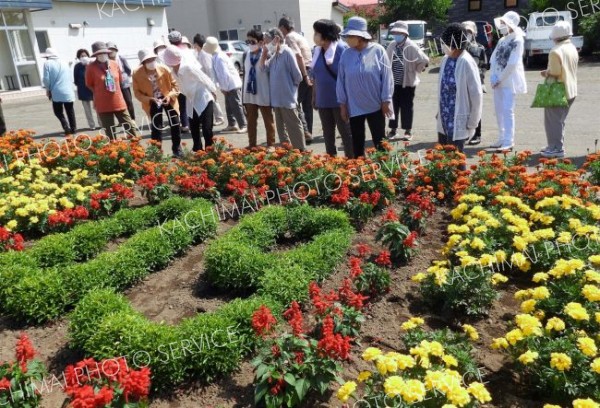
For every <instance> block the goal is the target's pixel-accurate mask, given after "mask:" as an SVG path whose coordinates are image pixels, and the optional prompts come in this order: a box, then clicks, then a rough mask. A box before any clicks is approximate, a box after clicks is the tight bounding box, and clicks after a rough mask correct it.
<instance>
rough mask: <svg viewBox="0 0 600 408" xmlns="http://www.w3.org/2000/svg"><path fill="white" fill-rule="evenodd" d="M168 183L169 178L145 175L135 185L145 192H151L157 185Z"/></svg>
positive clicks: (160, 175)
mask: <svg viewBox="0 0 600 408" xmlns="http://www.w3.org/2000/svg"><path fill="white" fill-rule="evenodd" d="M168 181H169V178H168V177H167V176H166V175H165V174H159V175H158V176H156V175H154V174H147V175H145V176H143V177H142V178H140V179H139V180H138V181H137V183H136V184H137V185H138V186H140V187H142V188H143V189H145V190H148V191H152V190H154V188H155V187H156V186H158V185H159V184H160V185H162V184H167V182H168Z"/></svg>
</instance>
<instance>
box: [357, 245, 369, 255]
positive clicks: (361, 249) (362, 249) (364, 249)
mask: <svg viewBox="0 0 600 408" xmlns="http://www.w3.org/2000/svg"><path fill="white" fill-rule="evenodd" d="M356 249H357V250H358V256H360V257H361V258H364V257H366V256H367V255H369V253H370V252H371V248H369V246H368V245H367V244H358V245H357V246H356Z"/></svg>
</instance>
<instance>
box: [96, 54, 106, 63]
mask: <svg viewBox="0 0 600 408" xmlns="http://www.w3.org/2000/svg"><path fill="white" fill-rule="evenodd" d="M96 59H97V60H98V62H107V61H108V55H107V54H100V55H98V56H97V57H96Z"/></svg>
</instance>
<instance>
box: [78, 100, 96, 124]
mask: <svg viewBox="0 0 600 408" xmlns="http://www.w3.org/2000/svg"><path fill="white" fill-rule="evenodd" d="M81 104H82V105H83V111H84V112H85V118H86V119H87V123H88V127H89V128H90V129H95V128H96V123H95V122H94V112H93V110H94V109H93V108H92V101H81ZM98 122H100V120H98Z"/></svg>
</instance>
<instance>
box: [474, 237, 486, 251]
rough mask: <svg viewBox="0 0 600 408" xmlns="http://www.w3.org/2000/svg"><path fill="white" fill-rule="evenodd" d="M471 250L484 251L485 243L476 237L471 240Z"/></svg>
mask: <svg viewBox="0 0 600 408" xmlns="http://www.w3.org/2000/svg"><path fill="white" fill-rule="evenodd" d="M471 248H473V249H478V250H480V251H482V250H483V249H484V248H485V242H483V240H482V239H481V238H477V237H475V238H473V240H471Z"/></svg>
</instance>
